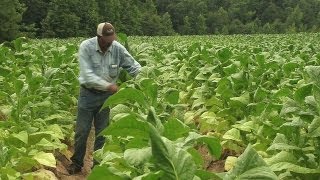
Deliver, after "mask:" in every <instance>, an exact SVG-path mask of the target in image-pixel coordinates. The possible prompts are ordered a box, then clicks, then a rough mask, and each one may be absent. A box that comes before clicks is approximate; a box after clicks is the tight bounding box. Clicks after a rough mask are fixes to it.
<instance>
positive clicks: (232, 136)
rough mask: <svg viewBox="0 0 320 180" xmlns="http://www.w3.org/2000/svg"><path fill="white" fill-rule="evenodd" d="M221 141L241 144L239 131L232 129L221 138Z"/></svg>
mask: <svg viewBox="0 0 320 180" xmlns="http://www.w3.org/2000/svg"><path fill="white" fill-rule="evenodd" d="M222 138H223V139H228V140H233V141H237V142H241V141H242V139H241V136H240V131H239V130H238V129H236V128H232V129H230V130H228V131H227V132H226V133H225V134H224V135H223V137H222Z"/></svg>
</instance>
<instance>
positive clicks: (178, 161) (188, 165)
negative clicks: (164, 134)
mask: <svg viewBox="0 0 320 180" xmlns="http://www.w3.org/2000/svg"><path fill="white" fill-rule="evenodd" d="M149 126H150V139H151V148H152V155H153V157H154V159H155V163H156V166H157V167H158V168H159V170H162V171H164V175H163V176H162V178H161V179H166V180H167V179H180V180H189V179H193V177H194V173H195V170H196V165H195V162H194V161H193V159H192V156H191V155H190V154H189V153H188V152H187V151H185V150H183V149H181V148H179V147H177V146H176V145H174V143H172V142H171V141H169V140H166V139H165V138H161V136H160V135H159V133H158V132H157V130H156V129H155V128H154V127H153V126H152V125H151V124H149Z"/></svg>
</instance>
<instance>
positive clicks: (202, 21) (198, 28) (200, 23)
mask: <svg viewBox="0 0 320 180" xmlns="http://www.w3.org/2000/svg"><path fill="white" fill-rule="evenodd" d="M193 32H194V34H199V35H203V34H207V25H206V18H205V17H204V16H203V15H202V14H200V15H199V16H197V18H196V20H195V27H194V31H193Z"/></svg>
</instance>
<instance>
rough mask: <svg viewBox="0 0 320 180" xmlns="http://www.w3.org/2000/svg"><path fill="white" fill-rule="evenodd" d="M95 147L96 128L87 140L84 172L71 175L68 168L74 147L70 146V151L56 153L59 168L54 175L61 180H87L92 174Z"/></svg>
mask: <svg viewBox="0 0 320 180" xmlns="http://www.w3.org/2000/svg"><path fill="white" fill-rule="evenodd" d="M93 145H94V128H92V129H91V132H90V134H89V137H88V140H87V151H86V155H85V157H84V166H83V168H82V171H81V172H80V173H78V174H75V175H69V173H68V171H67V169H66V168H67V167H68V166H69V165H70V164H71V160H70V158H71V156H72V154H73V146H72V145H70V146H69V148H68V150H67V151H66V152H63V153H56V159H57V168H56V169H55V171H54V173H55V174H56V176H57V178H58V179H60V180H86V179H87V177H88V175H89V174H90V172H91V167H92V154H93Z"/></svg>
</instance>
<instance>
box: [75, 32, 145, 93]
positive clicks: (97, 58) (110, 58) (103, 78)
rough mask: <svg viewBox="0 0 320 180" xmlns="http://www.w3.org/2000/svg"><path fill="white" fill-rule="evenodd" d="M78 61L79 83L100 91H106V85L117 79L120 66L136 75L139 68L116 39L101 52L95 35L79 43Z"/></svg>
mask: <svg viewBox="0 0 320 180" xmlns="http://www.w3.org/2000/svg"><path fill="white" fill-rule="evenodd" d="M79 63H80V77H79V82H80V84H81V85H85V86H86V87H87V88H94V89H97V90H102V91H106V90H107V87H108V86H110V85H111V84H114V83H115V82H116V81H117V79H118V77H119V73H120V68H123V69H125V70H127V72H128V73H129V74H130V75H131V76H136V75H137V74H138V72H139V69H140V68H141V65H140V64H139V63H138V62H137V61H136V60H135V59H134V58H133V57H132V56H131V55H130V54H129V52H128V51H127V50H126V48H125V47H124V46H122V45H121V44H120V43H119V42H117V41H113V42H112V44H111V46H110V47H109V48H108V50H107V51H106V52H105V53H103V52H102V51H101V48H100V46H99V44H98V39H97V37H93V38H90V39H87V40H85V41H83V42H82V43H81V44H80V48H79Z"/></svg>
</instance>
